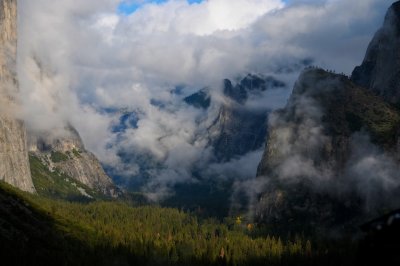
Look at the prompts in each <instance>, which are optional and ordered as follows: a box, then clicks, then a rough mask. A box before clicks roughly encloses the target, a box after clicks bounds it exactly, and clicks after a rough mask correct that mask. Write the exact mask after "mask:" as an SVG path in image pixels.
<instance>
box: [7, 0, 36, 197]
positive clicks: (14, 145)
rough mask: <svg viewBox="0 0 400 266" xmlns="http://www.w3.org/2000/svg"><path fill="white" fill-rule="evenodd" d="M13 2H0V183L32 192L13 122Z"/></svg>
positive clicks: (21, 135)
mask: <svg viewBox="0 0 400 266" xmlns="http://www.w3.org/2000/svg"><path fill="white" fill-rule="evenodd" d="M16 50H17V1H16V0H2V1H1V2H0V180H3V181H5V182H7V183H9V184H11V185H13V186H15V187H18V188H20V189H21V190H24V191H29V192H34V191H35V188H34V186H33V182H32V178H31V173H30V169H29V160H28V149H27V137H26V130H25V126H24V124H23V123H22V122H21V121H19V120H17V119H15V112H16V111H17V108H18V103H17V102H16V101H15V95H16V93H18V82H17V77H16Z"/></svg>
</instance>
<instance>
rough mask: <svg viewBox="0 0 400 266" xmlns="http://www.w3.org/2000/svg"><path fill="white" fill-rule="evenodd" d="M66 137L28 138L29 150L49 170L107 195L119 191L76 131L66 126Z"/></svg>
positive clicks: (117, 194)
mask: <svg viewBox="0 0 400 266" xmlns="http://www.w3.org/2000/svg"><path fill="white" fill-rule="evenodd" d="M65 131H66V133H65V136H64V137H62V138H60V137H58V138H52V137H50V136H47V137H46V136H45V135H44V134H43V135H41V137H40V138H30V139H29V149H30V152H31V153H33V154H34V155H35V156H36V157H38V158H40V159H41V161H42V162H43V163H44V164H45V165H47V167H48V168H49V169H50V171H52V170H54V169H59V170H60V171H62V172H64V173H65V174H67V175H68V176H70V177H71V178H74V179H76V180H78V181H79V182H81V183H83V184H85V185H87V186H88V187H90V188H92V189H94V190H96V191H99V192H101V193H103V194H105V195H107V196H110V197H118V196H119V195H120V194H121V192H120V190H119V189H118V188H117V187H116V186H115V185H114V183H113V182H112V180H111V178H110V177H109V176H108V175H107V174H106V173H105V172H104V169H103V167H102V166H101V164H100V162H99V160H98V159H97V158H96V157H95V156H94V155H93V154H92V153H91V152H89V151H87V150H86V149H85V147H84V145H83V143H82V140H81V138H80V136H79V134H78V132H77V131H76V130H75V129H73V128H71V127H68V128H66V130H65Z"/></svg>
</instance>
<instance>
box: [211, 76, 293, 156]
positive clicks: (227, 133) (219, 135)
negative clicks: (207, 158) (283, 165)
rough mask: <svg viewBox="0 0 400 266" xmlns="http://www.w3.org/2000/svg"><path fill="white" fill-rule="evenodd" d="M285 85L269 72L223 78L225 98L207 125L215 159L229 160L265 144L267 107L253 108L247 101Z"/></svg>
mask: <svg viewBox="0 0 400 266" xmlns="http://www.w3.org/2000/svg"><path fill="white" fill-rule="evenodd" d="M285 86H286V84H285V83H284V82H282V81H279V80H277V79H275V78H274V77H272V76H268V77H262V76H260V75H255V74H248V75H247V76H246V77H245V78H243V79H242V80H241V81H239V82H238V83H237V84H232V82H231V81H230V80H228V79H225V80H224V87H223V95H224V96H225V98H226V101H225V102H224V103H223V104H222V106H221V107H220V110H219V113H218V116H217V118H216V119H215V121H214V123H213V124H212V125H211V126H210V127H209V129H208V131H209V138H210V143H211V145H212V147H213V148H214V154H215V156H216V158H217V160H218V161H229V160H230V159H232V158H235V157H238V156H242V155H244V154H246V153H248V152H250V151H255V150H257V149H259V148H261V147H262V146H263V145H264V143H265V136H266V133H267V119H268V114H269V112H270V110H268V109H267V108H264V109H261V110H254V109H252V108H251V107H249V106H247V105H246V102H247V101H248V98H249V97H251V96H252V95H254V94H255V95H256V94H257V93H261V92H264V91H266V90H270V89H279V88H283V87H285Z"/></svg>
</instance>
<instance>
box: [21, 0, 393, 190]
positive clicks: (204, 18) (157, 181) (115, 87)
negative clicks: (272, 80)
mask: <svg viewBox="0 0 400 266" xmlns="http://www.w3.org/2000/svg"><path fill="white" fill-rule="evenodd" d="M293 2H294V3H293V4H290V5H287V4H284V2H283V1H279V0H238V1H234V2H233V1H228V0H214V1H205V2H202V3H200V4H195V5H189V4H188V3H187V2H186V1H178V0H175V1H167V2H166V3H164V4H162V5H156V4H146V5H143V6H142V8H140V9H138V10H137V11H136V12H134V13H132V14H130V15H125V14H120V13H118V12H117V11H116V10H117V7H118V5H119V1H116V0H100V1H99V0H87V1H81V2H79V4H77V2H76V1H72V0H62V1H51V0H35V1H29V0H20V1H19V52H18V53H19V54H18V72H19V78H20V87H21V92H20V101H21V102H22V103H23V111H22V117H23V118H24V120H25V121H26V123H27V126H28V128H29V130H30V131H31V132H35V133H37V134H40V133H41V132H46V131H51V132H57V130H56V129H59V128H63V127H64V125H65V124H66V123H70V124H72V125H73V126H74V127H76V128H77V129H78V131H79V132H80V134H81V136H82V139H83V141H84V143H85V145H86V147H87V148H88V149H89V150H91V151H93V152H94V153H95V154H96V155H97V156H98V157H99V158H100V160H101V161H102V162H103V163H104V164H105V165H106V166H109V167H112V168H113V169H114V170H115V171H116V172H118V174H119V175H121V176H126V177H128V178H129V176H131V175H133V174H134V173H136V172H137V171H138V169H139V168H140V165H137V164H135V163H133V162H130V163H129V164H126V163H124V162H123V161H122V160H121V158H120V157H119V152H120V151H121V150H125V151H129V152H130V153H132V154H135V153H145V154H149V155H150V156H151V158H155V159H156V160H157V162H159V163H160V164H162V167H161V168H160V169H157V170H156V171H155V173H154V174H153V175H154V176H156V178H154V179H152V180H151V181H150V182H149V183H148V185H147V187H148V188H149V189H148V190H149V191H150V192H157V191H158V190H160V191H167V190H168V189H166V187H167V188H168V186H171V185H173V184H175V183H178V182H188V180H191V176H190V170H191V167H192V166H193V164H194V163H198V162H199V161H206V160H208V159H209V158H210V157H212V155H210V154H211V151H210V150H209V147H208V146H207V144H206V141H205V140H204V138H205V137H204V134H205V132H206V129H207V127H208V126H209V125H210V123H211V122H212V121H213V120H214V119H215V117H216V115H217V113H218V110H219V106H220V105H221V103H222V102H223V100H222V99H221V97H220V95H221V81H222V79H224V78H231V79H232V78H234V77H237V76H238V75H245V74H246V73H249V72H250V73H262V74H270V75H274V76H278V77H279V78H280V79H283V80H284V81H285V82H286V83H287V84H288V86H287V89H285V90H282V91H281V92H279V91H275V92H271V93H266V94H265V95H262V96H263V97H261V98H254V99H250V100H249V103H248V105H249V107H251V108H255V109H259V108H265V109H276V108H280V107H283V106H284V105H285V104H286V100H287V98H288V96H289V94H290V88H291V87H292V85H293V83H294V81H295V79H296V78H297V74H298V72H299V71H300V70H301V69H297V68H293V69H294V70H293V69H292V70H291V68H292V66H293V65H295V64H296V63H297V62H299V60H303V59H305V58H312V59H313V60H314V62H315V64H317V65H321V66H323V67H325V68H330V69H336V71H338V72H341V71H343V72H345V73H349V72H350V70H351V69H352V68H353V67H354V65H356V64H357V63H358V62H360V61H361V58H362V56H363V51H364V48H366V46H367V44H368V42H369V40H370V39H371V36H372V35H373V33H374V32H375V30H376V29H377V28H378V26H379V25H380V23H381V21H382V18H383V14H384V12H385V11H386V8H387V7H388V5H389V4H390V2H391V1H381V0H366V1H345V0H337V1H333V0H332V1H318V3H317V4H315V3H314V2H317V1H308V2H298V3H297V2H296V1H293ZM353 10H357V12H354V11H353ZM178 85H185V86H184V89H183V91H182V92H181V95H176V94H174V93H171V90H173V89H174V88H175V87H176V86H178ZM203 87H210V88H213V89H212V92H211V93H212V94H213V95H214V97H213V101H212V105H211V109H210V111H208V112H207V113H205V112H204V111H202V110H197V109H194V108H192V107H189V106H187V105H185V104H184V103H183V102H182V98H183V96H187V95H189V94H191V93H193V92H195V91H196V90H198V89H201V88H203ZM155 102H156V103H158V104H156V105H155V104H154V103H155ZM161 106H162V107H161ZM122 109H124V110H130V111H135V112H136V113H137V114H138V116H139V121H138V123H137V127H132V128H129V129H127V130H125V131H124V132H120V133H118V134H117V133H115V132H113V131H112V129H111V128H112V126H113V125H114V124H116V123H118V121H119V117H120V112H109V111H107V110H122ZM259 156H260V155H259ZM256 157H257V156H255V153H251V154H249V155H248V157H246V155H245V156H244V157H243V158H237V159H235V160H237V162H243V163H244V164H245V163H247V162H248V161H249V160H250V159H251V160H253V161H254V160H256V159H255V158H256ZM253 164H255V163H254V162H253ZM212 169H215V167H214V166H213V167H212V168H211V170H212ZM221 169H227V171H228V172H229V171H231V170H230V169H231V167H230V165H229V163H228V164H224V165H223V167H222V168H221ZM244 169H247V168H244ZM218 174H220V173H218ZM238 175H241V174H240V173H238Z"/></svg>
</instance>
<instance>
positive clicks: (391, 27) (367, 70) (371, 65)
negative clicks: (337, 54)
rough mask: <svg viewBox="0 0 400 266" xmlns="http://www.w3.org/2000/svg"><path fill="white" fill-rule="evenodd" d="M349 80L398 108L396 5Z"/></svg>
mask: <svg viewBox="0 0 400 266" xmlns="http://www.w3.org/2000/svg"><path fill="white" fill-rule="evenodd" d="M352 80H353V81H354V82H355V83H357V84H359V85H361V86H363V87H365V88H369V89H371V90H372V91H373V92H374V93H376V94H377V95H380V96H382V97H383V98H384V99H385V100H386V101H388V102H390V103H392V104H395V105H399V104H400V2H399V1H398V2H396V3H394V4H393V5H392V6H391V7H390V8H389V11H388V12H387V15H386V17H385V21H384V24H383V27H382V28H381V29H380V30H379V31H378V32H377V33H376V34H375V36H374V38H373V40H372V41H371V43H370V44H369V47H368V50H367V53H366V55H365V58H364V61H363V63H362V64H361V65H360V66H358V67H356V68H355V69H354V71H353V74H352Z"/></svg>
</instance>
